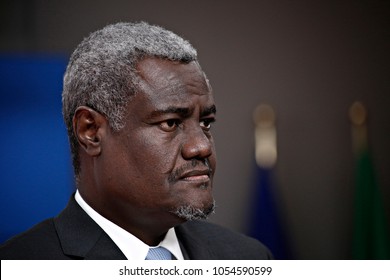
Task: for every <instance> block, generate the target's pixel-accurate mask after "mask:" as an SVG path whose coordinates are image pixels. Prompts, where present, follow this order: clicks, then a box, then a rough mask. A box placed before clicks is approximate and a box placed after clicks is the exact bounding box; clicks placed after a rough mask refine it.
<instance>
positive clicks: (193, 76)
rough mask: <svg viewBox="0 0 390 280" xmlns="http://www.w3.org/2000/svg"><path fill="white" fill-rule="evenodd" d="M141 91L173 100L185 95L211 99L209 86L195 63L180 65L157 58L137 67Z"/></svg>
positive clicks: (145, 61) (147, 59) (145, 60)
mask: <svg viewBox="0 0 390 280" xmlns="http://www.w3.org/2000/svg"><path fill="white" fill-rule="evenodd" d="M137 68H138V74H139V76H140V77H141V83H140V87H141V91H142V92H143V93H145V94H147V95H156V96H158V97H159V99H161V98H168V99H175V98H182V97H183V96H185V95H197V96H200V97H201V96H204V97H209V98H212V90H211V86H210V84H209V82H208V80H207V78H206V76H205V74H204V72H203V71H202V70H201V68H200V66H199V64H198V63H197V62H195V61H192V62H190V63H181V62H176V61H170V60H165V59H159V58H146V59H143V60H141V61H140V62H139V63H138V65H137Z"/></svg>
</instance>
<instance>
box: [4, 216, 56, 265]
mask: <svg viewBox="0 0 390 280" xmlns="http://www.w3.org/2000/svg"><path fill="white" fill-rule="evenodd" d="M58 248H60V243H59V240H58V237H57V233H56V230H55V227H54V222H53V219H47V220H45V221H43V222H41V223H39V224H37V225H35V226H33V227H32V228H30V229H29V230H27V231H25V232H23V233H21V234H19V235H16V236H14V237H12V238H11V239H9V240H7V241H6V242H5V243H4V244H2V245H1V246H0V259H2V260H6V259H14V260H18V259H21V260H23V259H24V260H30V259H31V260H32V259H50V258H51V255H50V254H51V253H50V252H54V251H57V250H58Z"/></svg>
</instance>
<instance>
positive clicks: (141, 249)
mask: <svg viewBox="0 0 390 280" xmlns="http://www.w3.org/2000/svg"><path fill="white" fill-rule="evenodd" d="M75 199H76V201H77V203H78V204H79V205H80V207H81V208H82V209H83V210H84V211H85V212H86V213H87V214H88V215H89V216H90V217H91V218H92V219H93V220H94V221H95V222H96V223H97V224H98V225H99V226H100V227H101V228H102V229H103V230H104V231H105V232H106V233H107V234H108V236H109V237H110V238H111V239H112V241H114V243H115V244H116V245H117V246H118V247H119V249H120V250H121V251H122V253H123V254H124V255H125V256H126V258H127V259H128V260H144V259H145V258H146V255H147V254H148V251H149V248H151V247H149V246H148V245H147V244H145V243H144V242H142V241H141V240H140V239H138V238H137V237H135V236H134V235H132V234H131V233H129V232H128V231H126V230H124V229H123V228H121V227H119V226H118V225H116V224H114V223H113V222H111V221H110V220H108V219H106V218H104V217H103V216H102V215H100V214H99V213H98V212H96V211H95V210H94V209H92V207H91V206H89V205H88V204H87V203H86V202H85V200H84V199H83V198H82V197H81V195H80V193H79V191H78V190H77V191H76V195H75ZM158 246H162V247H164V248H166V249H168V250H169V251H170V252H171V253H172V254H173V255H174V256H175V258H176V259H177V260H184V257H183V253H182V252H181V249H180V245H179V241H178V239H177V236H176V232H175V229H174V228H170V229H169V230H168V232H167V234H166V235H165V237H164V239H163V240H162V241H161V242H160V244H159V245H158Z"/></svg>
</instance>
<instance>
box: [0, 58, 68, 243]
mask: <svg viewBox="0 0 390 280" xmlns="http://www.w3.org/2000/svg"><path fill="white" fill-rule="evenodd" d="M66 62H67V58H66V56H40V55H33V56H32V55H29V56H27V55H23V56H21V55H0V130H1V136H0V170H1V172H0V243H2V242H3V241H5V240H6V239H8V238H9V237H10V236H12V235H15V234H17V233H19V232H21V231H23V230H26V229H27V228H29V227H31V226H32V225H34V224H35V223H37V222H39V221H41V220H43V219H45V218H48V217H51V216H53V215H56V214H57V213H58V212H59V211H60V210H61V209H62V208H64V206H65V205H66V203H67V200H68V199H69V196H70V194H71V192H73V189H74V186H73V173H72V167H71V161H70V155H69V145H68V140H67V136H66V130H65V125H64V123H63V121H62V116H61V90H62V77H63V74H64V71H65V67H66Z"/></svg>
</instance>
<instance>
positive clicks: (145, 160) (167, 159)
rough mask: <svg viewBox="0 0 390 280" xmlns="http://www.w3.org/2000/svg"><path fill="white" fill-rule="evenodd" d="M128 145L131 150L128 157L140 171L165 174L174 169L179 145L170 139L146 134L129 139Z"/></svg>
mask: <svg viewBox="0 0 390 280" xmlns="http://www.w3.org/2000/svg"><path fill="white" fill-rule="evenodd" d="M128 145H129V150H131V152H130V153H129V157H131V158H132V161H133V162H134V164H135V165H136V166H138V167H139V168H140V169H143V170H144V169H146V171H147V172H149V171H152V173H160V174H167V173H170V172H172V170H173V169H174V167H175V164H176V159H177V155H178V153H179V144H178V143H175V142H174V141H172V140H171V139H165V138H164V137H161V136H159V135H156V134H152V133H147V134H142V135H138V137H135V139H134V138H133V137H132V138H129V139H128ZM130 147H131V148H130ZM149 176H150V174H149Z"/></svg>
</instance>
